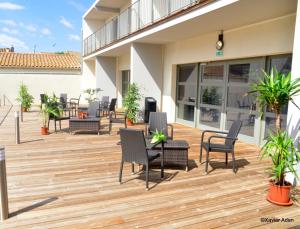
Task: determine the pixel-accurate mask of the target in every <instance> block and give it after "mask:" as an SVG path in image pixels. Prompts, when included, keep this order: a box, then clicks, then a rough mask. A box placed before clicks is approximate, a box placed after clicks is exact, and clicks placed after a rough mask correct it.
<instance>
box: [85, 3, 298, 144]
mask: <svg viewBox="0 0 300 229" xmlns="http://www.w3.org/2000/svg"><path fill="white" fill-rule="evenodd" d="M299 15H300V8H299V6H297V0H285V1H282V0H200V1H199V0H137V1H136V0H134V1H130V0H115V1H110V0H97V1H96V2H95V3H94V4H93V5H92V6H91V7H90V9H89V10H88V11H87V12H86V13H85V14H84V16H83V69H82V70H83V76H82V87H83V88H87V87H100V88H101V89H103V92H102V94H103V95H109V96H110V97H111V98H112V97H116V98H117V99H118V106H119V107H121V106H122V100H123V98H124V95H125V93H126V89H127V86H128V84H129V83H130V82H135V83H137V84H138V85H139V87H140V89H141V91H142V94H143V96H144V97H153V98H155V99H156V101H157V110H159V111H165V112H167V114H168V121H169V122H177V123H182V124H185V125H189V126H192V127H197V128H200V129H219V130H228V128H229V127H230V125H231V123H232V122H233V121H234V120H236V119H240V120H242V121H243V127H242V129H241V132H240V136H239V138H240V139H242V140H244V141H246V142H249V143H255V144H257V145H260V144H261V143H262V142H263V140H264V139H265V137H266V136H267V135H268V132H269V130H272V129H274V128H275V116H274V114H273V113H272V112H268V111H267V112H266V115H265V117H263V118H261V117H260V114H259V109H258V107H257V105H256V102H255V97H253V96H245V93H247V92H248V91H249V90H250V89H251V84H252V83H254V82H255V81H256V80H257V79H259V78H260V77H262V70H265V71H267V72H269V71H270V69H271V68H272V67H276V68H277V69H278V70H279V71H281V72H284V73H287V72H289V71H292V75H293V77H294V78H297V77H300V65H299V64H298V65H297V63H299V62H300V45H299V44H297V43H296V42H295V41H296V40H300V22H299V20H300V19H299V18H300V16H299ZM220 35H221V36H220ZM222 36H223V37H222ZM222 38H223V39H222ZM219 40H223V44H224V46H223V47H222V48H221V49H220V50H218V49H217V47H216V42H217V41H219ZM296 102H297V103H298V104H299V105H300V98H298V99H297V101H296ZM141 104H142V105H143V102H142V103H141ZM297 113H298V115H296V114H297ZM282 119H283V120H282V121H283V126H284V128H287V129H288V130H289V132H290V133H291V134H292V135H293V137H295V139H296V138H297V137H298V136H297V135H298V132H299V131H298V130H299V125H300V115H299V111H297V110H296V108H295V107H294V106H293V105H292V104H289V105H287V106H286V107H285V109H283V111H282Z"/></svg>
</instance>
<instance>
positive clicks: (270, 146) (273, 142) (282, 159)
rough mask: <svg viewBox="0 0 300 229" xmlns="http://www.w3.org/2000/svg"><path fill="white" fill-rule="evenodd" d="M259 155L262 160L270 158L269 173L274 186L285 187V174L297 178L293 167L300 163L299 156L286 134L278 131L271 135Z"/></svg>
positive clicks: (291, 140)
mask: <svg viewBox="0 0 300 229" xmlns="http://www.w3.org/2000/svg"><path fill="white" fill-rule="evenodd" d="M261 153H262V158H263V157H270V158H271V159H272V162H273V166H272V168H271V172H270V173H271V176H272V179H273V180H274V181H275V182H274V183H275V184H277V185H280V186H283V185H287V184H285V175H286V174H287V173H292V174H294V175H295V176H296V177H298V176H297V172H296V170H295V168H294V166H295V165H296V164H297V162H298V161H300V154H299V152H298V151H297V150H296V148H295V146H294V142H293V139H292V138H291V137H289V135H288V133H287V132H285V131H279V132H277V134H274V135H273V134H271V135H270V136H269V138H268V140H267V142H266V144H265V145H264V146H263V148H262V150H261Z"/></svg>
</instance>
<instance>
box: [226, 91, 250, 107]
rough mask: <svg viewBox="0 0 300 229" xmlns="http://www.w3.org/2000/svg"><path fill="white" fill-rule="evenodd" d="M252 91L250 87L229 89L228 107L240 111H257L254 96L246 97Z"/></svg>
mask: <svg viewBox="0 0 300 229" xmlns="http://www.w3.org/2000/svg"><path fill="white" fill-rule="evenodd" d="M250 90H251V89H250V87H238V86H230V87H228V97H227V106H228V107H233V108H239V109H248V110H250V109H251V110H256V101H255V97H254V95H253V94H252V95H247V96H245V94H246V93H247V92H249V91H250Z"/></svg>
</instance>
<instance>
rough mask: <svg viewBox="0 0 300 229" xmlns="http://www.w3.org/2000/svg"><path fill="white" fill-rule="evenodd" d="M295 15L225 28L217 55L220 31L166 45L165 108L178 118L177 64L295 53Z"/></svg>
mask: <svg viewBox="0 0 300 229" xmlns="http://www.w3.org/2000/svg"><path fill="white" fill-rule="evenodd" d="M294 26H295V15H290V16H286V17H282V18H277V19H273V20H268V21H265V22H261V23H258V24H253V25H249V26H244V27H241V28H236V29H232V30H229V31H224V43H225V46H224V49H223V53H224V55H223V56H222V57H217V56H216V55H215V52H216V48H215V43H216V41H217V39H218V33H217V32H216V33H211V34H206V35H203V36H199V37H194V38H191V39H187V40H182V41H179V42H173V43H171V44H168V45H166V46H165V49H164V82H163V85H164V87H163V105H162V109H163V111H167V112H168V120H169V121H170V122H173V121H175V98H176V95H175V93H176V86H175V84H176V68H175V66H176V65H177V64H184V63H194V62H207V61H216V60H226V59H240V58H247V57H256V56H266V55H273V54H283V53H291V52H292V50H293V37H294Z"/></svg>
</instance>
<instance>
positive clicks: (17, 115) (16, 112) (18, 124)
mask: <svg viewBox="0 0 300 229" xmlns="http://www.w3.org/2000/svg"><path fill="white" fill-rule="evenodd" d="M15 135H16V144H20V121H19V112H18V111H15Z"/></svg>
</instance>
